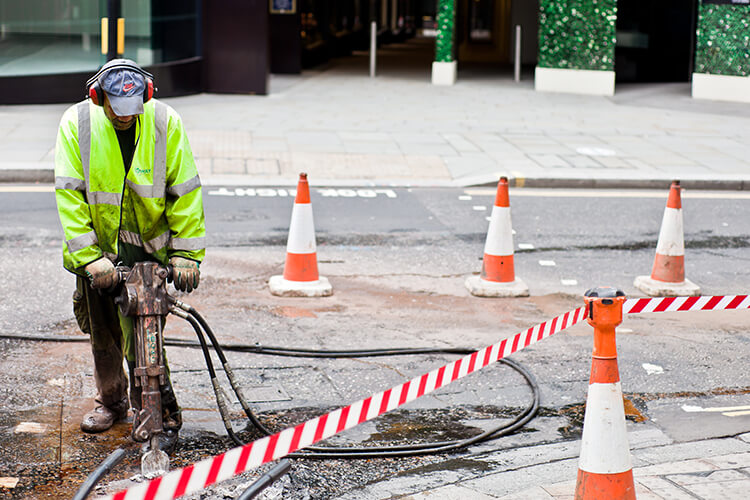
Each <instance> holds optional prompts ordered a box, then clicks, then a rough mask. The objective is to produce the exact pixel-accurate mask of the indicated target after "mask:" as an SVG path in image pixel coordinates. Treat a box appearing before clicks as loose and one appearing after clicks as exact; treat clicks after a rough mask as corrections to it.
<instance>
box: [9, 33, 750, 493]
mask: <svg viewBox="0 0 750 500" xmlns="http://www.w3.org/2000/svg"><path fill="white" fill-rule="evenodd" d="M405 54H406V55H409V54H411V55H412V56H413V57H412V58H411V59H408V58H406V59H405V58H404V55H405ZM378 57H379V59H378V61H379V66H378V75H377V77H375V78H370V77H369V76H368V74H367V64H368V61H367V57H366V55H365V54H355V55H354V56H353V57H350V58H347V59H342V60H338V61H336V62H335V63H332V64H330V65H328V66H326V67H324V68H318V69H316V70H311V71H305V72H303V73H302V74H301V75H291V76H281V75H273V76H272V77H271V79H270V93H269V95H267V96H251V95H215V94H200V95H192V96H185V97H177V98H165V99H164V101H165V102H167V103H168V104H170V105H172V106H173V107H174V108H175V109H176V110H177V111H178V112H179V113H180V114H181V116H182V117H183V120H184V122H185V125H186V129H187V131H188V136H189V139H190V142H191V145H192V148H193V152H194V155H195V158H196V162H197V165H198V168H199V171H200V175H201V178H202V181H203V183H204V185H210V186H264V185H268V186H271V185H273V186H286V185H295V184H296V182H297V174H298V173H299V172H307V173H308V176H309V179H310V183H311V185H314V186H326V185H330V186H336V185H339V186H369V185H377V186H385V185H392V186H457V187H460V186H475V185H493V184H495V183H496V182H497V179H498V178H499V176H501V175H505V176H508V177H509V178H510V179H511V185H512V186H515V187H524V186H528V187H610V188H612V187H614V188H663V189H665V197H666V189H667V187H668V185H669V182H670V181H671V180H673V179H680V180H681V181H682V184H683V186H685V187H688V188H691V187H692V188H696V189H697V188H700V189H728V190H744V189H749V188H750V143H749V142H748V141H747V137H746V135H747V130H748V129H750V105H749V104H739V103H737V104H733V103H725V102H711V101H699V100H694V99H692V98H691V97H690V87H689V84H688V83H676V84H640V85H618V86H617V94H616V95H615V96H614V97H611V98H607V97H592V96H578V95H566V94H554V93H538V92H535V91H534V89H533V81H532V80H531V75H530V74H528V73H524V78H523V79H522V81H521V82H514V81H513V78H512V73H511V72H508V71H507V69H506V70H497V71H495V70H487V69H486V68H483V69H482V68H470V67H469V68H465V69H460V70H459V81H458V82H457V84H456V85H455V86H451V87H436V86H432V85H431V84H430V83H429V77H430V74H429V61H430V59H431V57H425V46H424V44H420V43H419V42H414V43H411V44H403V45H401V46H397V45H394V46H389V47H388V48H385V49H383V50H381V51H380V52H379V55H378ZM405 61H406V62H405ZM70 104H71V103H67V104H56V105H43V106H41V105H22V106H0V151H2V155H0V182H16V183H37V182H39V183H50V182H53V178H54V174H53V162H54V142H55V135H56V131H57V124H58V121H59V118H60V116H61V115H62V113H63V111H64V110H65V108H66V107H67V106H69V105H70ZM629 425H630V424H629ZM629 438H630V445H631V453H632V456H633V472H634V477H635V482H636V491H637V495H638V498H639V499H641V500H643V499H696V498H703V499H713V498H722V499H744V498H747V495H748V491H750V433H745V434H739V435H735V436H730V437H721V438H715V439H706V440H704V441H699V442H690V443H684V442H679V441H676V440H674V439H673V438H671V437H670V436H668V435H666V434H664V433H663V432H661V431H659V430H658V429H656V428H653V429H647V430H640V431H637V432H630V433H629ZM579 452H580V441H568V442H564V443H553V444H548V445H540V446H534V447H528V448H523V447H521V448H517V449H514V450H503V451H497V452H489V453H486V454H485V455H483V456H481V457H479V458H478V459H479V460H481V461H484V462H486V463H487V464H489V465H490V467H488V468H484V469H483V470H481V471H478V470H466V469H456V470H448V471H446V470H434V471H432V472H427V473H425V477H423V478H421V479H423V481H420V483H419V484H420V485H421V486H420V491H413V488H414V486H415V485H414V482H413V481H411V480H410V479H409V478H399V477H394V478H393V479H391V480H389V481H383V482H379V483H377V484H374V485H370V486H367V487H363V488H362V489H361V490H357V491H355V492H352V493H350V494H347V495H345V496H342V497H340V498H351V499H354V498H405V499H406V498H408V499H430V500H432V499H456V498H472V499H483V498H504V499H552V498H554V499H560V500H562V499H569V498H573V492H574V487H575V477H576V473H577V464H578V461H577V457H578V455H579ZM539 457H544V460H543V462H544V463H540V461H541V460H540V458H539ZM474 458H477V457H474ZM431 475H432V476H434V478H435V481H434V482H435V487H434V488H431V487H427V488H425V487H424V484H425V481H424V480H425V479H426V480H427V482H428V483H429V482H430V476H431Z"/></svg>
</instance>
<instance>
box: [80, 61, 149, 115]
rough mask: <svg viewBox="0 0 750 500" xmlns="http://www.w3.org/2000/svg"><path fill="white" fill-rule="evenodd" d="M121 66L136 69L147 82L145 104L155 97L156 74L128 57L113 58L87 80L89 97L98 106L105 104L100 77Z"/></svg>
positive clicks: (144, 92) (144, 94) (144, 95)
mask: <svg viewBox="0 0 750 500" xmlns="http://www.w3.org/2000/svg"><path fill="white" fill-rule="evenodd" d="M121 68H124V69H129V70H132V71H135V72H136V73H139V74H141V75H142V76H143V79H144V80H145V83H146V88H145V90H144V91H143V103H144V104H145V103H147V102H148V101H149V100H150V99H151V98H152V97H154V90H156V89H155V88H154V75H152V74H151V73H149V72H148V71H145V70H144V69H143V68H141V67H140V66H138V65H137V64H136V63H134V62H133V61H130V60H128V59H113V60H111V61H109V62H108V63H106V64H105V65H104V66H102V67H101V69H99V71H97V72H96V74H95V75H94V76H92V77H91V78H89V79H88V81H87V82H86V95H87V97H88V98H89V99H91V102H93V103H94V104H96V105H97V106H103V105H104V90H102V87H101V85H100V84H99V79H100V78H102V77H103V76H104V75H106V74H107V73H109V72H110V71H112V70H113V69H121Z"/></svg>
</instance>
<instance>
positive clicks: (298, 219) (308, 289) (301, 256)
mask: <svg viewBox="0 0 750 500" xmlns="http://www.w3.org/2000/svg"><path fill="white" fill-rule="evenodd" d="M268 287H269V289H270V290H271V293H272V294H273V295H280V296H282V297H325V296H328V295H331V294H332V293H333V288H332V287H331V284H330V283H329V282H328V280H327V279H326V278H324V277H322V276H319V275H318V255H317V253H316V248H315V224H314V223H313V212H312V204H311V203H310V186H309V184H308V182H307V174H305V173H301V174H299V181H298V183H297V196H296V197H295V200H294V206H293V207H292V220H291V222H290V224H289V238H288V239H287V244H286V262H285V264H284V274H283V276H272V277H271V279H270V280H268Z"/></svg>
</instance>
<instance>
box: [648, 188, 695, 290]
mask: <svg viewBox="0 0 750 500" xmlns="http://www.w3.org/2000/svg"><path fill="white" fill-rule="evenodd" d="M680 189H681V188H680V181H674V182H672V185H671V187H670V189H669V198H668V199H667V207H666V208H665V209H664V217H663V218H662V222H661V229H660V230H659V239H658V240H657V243H656V257H655V258H654V265H653V268H652V270H651V276H638V277H637V278H636V279H635V281H634V282H633V285H634V286H635V287H636V288H638V289H639V290H641V291H642V292H644V293H646V294H648V295H651V296H665V295H698V294H699V293H700V288H699V287H698V286H696V285H695V283H693V282H691V281H690V280H688V279H686V278H685V240H684V236H683V234H684V231H683V225H682V200H681V196H680Z"/></svg>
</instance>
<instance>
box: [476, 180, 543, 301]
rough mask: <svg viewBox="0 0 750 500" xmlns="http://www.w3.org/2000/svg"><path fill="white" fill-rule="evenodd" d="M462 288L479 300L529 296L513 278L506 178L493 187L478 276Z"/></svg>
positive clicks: (514, 276)
mask: <svg viewBox="0 0 750 500" xmlns="http://www.w3.org/2000/svg"><path fill="white" fill-rule="evenodd" d="M466 288H468V289H469V291H470V292H471V293H472V295H477V296H479V297H521V296H527V295H528V294H529V288H528V287H527V286H526V284H525V283H524V282H523V281H522V280H521V279H517V278H516V273H515V269H514V263H513V227H512V224H511V218H510V198H509V196H508V178H507V177H501V178H500V182H498V184H497V194H496V195H495V204H494V205H493V207H492V214H491V215H490V226H489V228H488V229H487V240H486V241H485V244H484V256H483V257H482V273H481V275H480V276H470V277H469V278H467V280H466Z"/></svg>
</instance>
